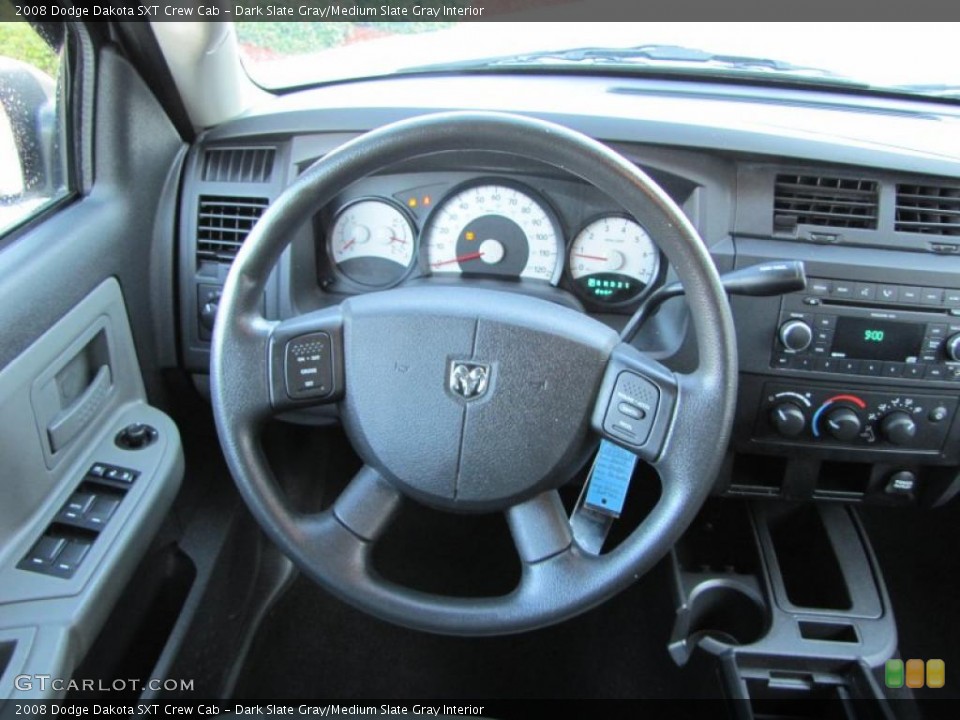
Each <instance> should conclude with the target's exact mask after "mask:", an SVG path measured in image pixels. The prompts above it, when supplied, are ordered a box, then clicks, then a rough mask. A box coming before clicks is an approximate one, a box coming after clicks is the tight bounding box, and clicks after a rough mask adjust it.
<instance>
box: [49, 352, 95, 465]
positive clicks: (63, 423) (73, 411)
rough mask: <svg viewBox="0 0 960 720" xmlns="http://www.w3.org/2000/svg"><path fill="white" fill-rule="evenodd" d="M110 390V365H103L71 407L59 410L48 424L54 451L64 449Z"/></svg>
mask: <svg viewBox="0 0 960 720" xmlns="http://www.w3.org/2000/svg"><path fill="white" fill-rule="evenodd" d="M109 392H110V366H109V365H101V366H100V369H99V370H97V374H96V375H95V376H94V378H93V381H92V382H91V383H90V384H89V385H88V386H87V388H86V390H84V391H83V392H82V393H81V394H80V396H79V397H78V398H77V399H76V400H74V401H73V402H72V403H71V404H70V406H69V407H65V408H64V409H63V410H61V411H60V412H58V413H57V414H56V416H55V417H54V418H53V420H51V421H50V424H49V425H47V437H48V438H49V440H50V449H51V450H52V451H53V452H57V451H59V450H62V449H63V448H64V447H65V446H66V445H68V444H69V443H70V441H71V440H73V439H74V438H75V437H76V436H77V435H78V434H79V433H80V431H81V430H83V429H84V427H86V425H87V423H89V422H90V421H91V420H92V419H93V418H94V417H96V414H97V413H98V412H100V409H101V408H102V407H103V403H104V402H105V401H106V399H107V395H108V394H109Z"/></svg>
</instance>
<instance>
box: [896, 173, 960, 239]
mask: <svg viewBox="0 0 960 720" xmlns="http://www.w3.org/2000/svg"><path fill="white" fill-rule="evenodd" d="M895 217H896V219H895V221H894V229H895V230H897V231H899V232H912V233H922V234H924V235H960V188H956V187H943V186H938V185H897V206H896V216H895Z"/></svg>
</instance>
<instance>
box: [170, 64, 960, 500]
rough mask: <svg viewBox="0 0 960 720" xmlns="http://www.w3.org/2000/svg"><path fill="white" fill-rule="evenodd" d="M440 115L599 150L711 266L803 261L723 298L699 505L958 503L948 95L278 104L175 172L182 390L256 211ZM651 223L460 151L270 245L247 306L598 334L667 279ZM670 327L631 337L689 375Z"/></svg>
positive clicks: (567, 90) (536, 174)
mask: <svg viewBox="0 0 960 720" xmlns="http://www.w3.org/2000/svg"><path fill="white" fill-rule="evenodd" d="M452 109H479V110H494V111H508V112H517V113H523V114H529V115H532V116H536V117H540V118H542V119H546V120H551V121H554V122H558V123H560V124H563V125H566V126H568V127H571V128H573V129H575V130H579V131H581V132H584V133H585V134H587V135H589V136H591V137H593V138H595V139H597V140H600V141H601V142H604V143H607V144H609V145H610V146H612V147H613V148H614V149H616V150H617V151H618V152H620V153H621V154H622V155H623V156H624V157H626V158H627V159H628V160H630V161H632V162H633V163H635V164H636V165H637V166H639V167H640V168H641V169H642V170H644V171H645V172H646V173H647V174H648V175H650V176H651V177H652V178H653V179H654V180H655V181H656V182H657V183H658V184H659V185H660V186H661V187H662V188H663V189H664V190H665V192H666V193H667V194H669V195H670V196H671V197H672V198H673V199H674V201H676V202H677V204H678V205H679V206H680V208H681V209H682V210H683V212H684V213H685V215H686V216H687V217H688V218H689V220H690V221H691V223H692V224H693V225H694V227H695V228H696V229H697V230H698V232H699V234H700V236H701V238H702V239H703V241H704V243H705V245H706V247H707V249H708V251H709V253H710V255H711V257H712V259H713V261H714V263H715V264H716V266H717V269H718V270H719V271H720V272H725V271H728V270H732V269H739V268H742V267H746V266H749V265H752V264H755V263H759V262H767V261H772V260H801V261H803V262H804V263H805V265H806V269H807V274H808V276H809V277H810V279H811V280H810V284H809V285H808V288H807V289H806V290H805V291H802V292H798V293H793V294H790V295H788V296H785V297H782V298H760V297H732V298H731V308H732V310H733V314H734V320H735V325H736V330H737V339H738V352H739V370H740V382H739V396H738V405H737V415H736V419H735V427H734V437H733V441H732V444H731V447H730V452H729V462H728V463H727V465H726V466H725V470H724V472H723V473H722V476H721V478H720V480H719V481H718V485H717V487H716V492H718V493H725V494H736V495H750V496H762V497H782V498H790V499H819V500H831V501H842V502H870V503H881V504H911V503H922V504H928V505H932V504H937V503H942V502H945V501H946V500H947V499H949V498H950V497H952V496H953V495H955V494H956V493H957V492H960V480H958V472H957V469H958V467H960V422H958V421H957V419H956V415H957V413H958V412H960V408H958V402H957V399H958V395H960V392H958V391H960V224H958V223H957V222H956V220H955V218H956V217H960V143H958V141H957V137H958V135H957V133H956V126H957V123H958V122H960V111H958V110H957V109H956V107H955V106H952V105H949V104H935V103H925V102H920V101H916V100H901V99H891V98H872V97H865V96H863V97H851V96H846V95H839V94H830V93H815V92H809V91H799V90H788V89H772V88H752V87H747V86H724V85H718V84H704V83H701V84H697V83H687V82H678V81H653V80H639V79H627V78H607V77H588V76H577V77H570V76H567V77H562V76H557V75H535V74H529V75H498V76H484V75H477V76H468V77H456V78H453V77H442V76H441V77H430V78H416V77H415V78H398V79H393V80H390V79H386V80H377V81H370V82H359V83H346V84H343V85H335V86H329V87H324V88H318V89H314V90H306V91H302V92H297V93H292V94H290V95H286V96H283V97H279V98H277V99H276V100H275V101H272V102H270V103H268V104H267V105H265V106H263V107H262V108H259V109H257V110H255V111H253V112H251V113H250V114H249V115H248V116H246V117H243V118H239V119H237V120H235V121H233V122H231V123H227V124H225V125H223V126H220V127H218V128H216V129H215V130H212V131H210V132H209V133H207V134H206V135H204V136H203V137H202V138H201V139H200V141H199V142H198V143H197V144H196V145H195V146H194V147H193V149H192V150H191V153H190V155H189V157H188V159H187V162H186V165H185V169H184V176H183V185H182V191H181V199H180V213H179V218H180V221H179V262H180V267H179V273H180V274H179V278H180V287H181V293H180V315H179V338H178V340H179V344H180V347H181V352H182V361H183V365H184V366H185V367H186V368H187V369H189V370H190V371H192V372H193V373H194V374H195V378H196V382H197V383H198V385H202V384H203V383H204V378H205V372H206V367H207V364H208V361H209V337H210V329H211V328H212V326H213V322H214V320H215V316H216V303H217V298H218V293H219V290H220V288H221V287H222V284H223V281H224V280H225V278H226V275H227V272H228V271H229V267H230V261H231V259H232V257H233V256H234V255H235V253H236V250H237V249H238V248H239V246H240V244H241V243H242V242H243V239H244V237H245V236H246V233H248V232H249V229H250V228H251V227H252V226H253V224H254V223H255V222H256V220H257V218H258V217H259V215H260V214H261V213H262V212H263V210H264V209H265V208H266V207H267V206H268V205H269V203H270V202H272V201H273V200H274V199H275V198H276V197H278V196H279V195H280V193H282V191H283V189H284V188H285V187H286V186H287V185H289V184H290V183H291V182H293V181H294V180H295V179H296V177H297V176H298V175H299V174H300V173H302V172H303V171H304V170H305V169H306V168H307V167H309V166H310V165H311V164H312V163H313V162H314V161H316V160H317V159H318V158H321V157H323V156H324V155H326V154H327V153H329V152H331V151H333V150H335V149H336V148H337V147H339V146H340V145H342V144H343V143H344V142H347V141H349V140H350V139H352V138H353V137H356V136H357V135H358V134H360V133H362V132H364V131H366V130H369V129H373V128H375V127H379V126H381V125H383V124H385V123H387V122H391V121H395V120H400V119H403V118H406V117H411V116H415V115H418V114H422V113H425V112H431V111H439V110H452ZM647 228H648V224H647V222H646V219H645V218H640V217H630V216H628V215H627V214H626V213H624V211H623V209H622V208H621V207H618V206H617V204H616V203H614V202H613V201H612V200H611V199H610V198H609V197H607V196H606V195H605V194H604V193H602V192H600V191H599V190H598V189H597V188H595V187H592V186H590V185H589V184H587V183H585V182H583V181H582V180H581V179H580V178H577V177H575V176H573V175H571V174H569V173H567V172H566V171H565V170H563V169H562V168H558V167H554V166H549V165H541V164H536V163H532V162H531V161H529V160H527V159H524V158H519V157H513V156H509V155H504V154H493V153H480V152H478V151H476V150H474V149H472V148H469V147H465V148H463V150H462V151H458V152H451V153H444V154H440V155H435V156H429V157H424V158H419V159H418V160H416V161H408V162H406V163H404V164H402V165H398V166H392V167H388V168H384V169H382V170H381V171H380V172H379V173H377V174H375V175H372V176H369V177H367V178H365V179H364V180H361V181H359V182H357V183H355V184H353V185H352V186H350V187H346V188H343V189H342V190H341V191H340V192H339V193H338V194H337V196H336V197H335V198H334V199H333V200H332V201H331V202H330V203H328V204H327V205H326V206H324V207H322V208H319V209H318V212H317V213H316V215H315V217H314V219H313V222H312V223H310V224H309V226H305V227H303V228H301V229H300V230H299V231H298V233H297V235H296V237H294V238H293V239H292V242H291V245H290V247H289V248H288V250H287V251H286V252H285V253H284V255H283V257H282V259H281V261H280V262H279V264H278V266H277V267H276V269H275V271H274V274H273V276H272V278H271V281H270V283H269V284H268V290H267V293H266V295H265V297H264V310H265V313H266V314H267V315H268V316H269V317H275V318H285V317H291V316H294V315H297V314H299V313H303V312H308V311H311V310H314V309H320V308H323V307H328V306H330V305H333V304H336V303H339V302H342V301H343V300H344V299H345V298H347V297H350V296H352V295H356V294H361V293H370V292H377V291H379V290H381V289H384V288H389V287H396V286H403V285H415V284H420V283H447V284H449V283H456V284H463V285H475V286H477V287H494V288H496V289H500V290H505V291H508V292H521V293H527V294H533V295H537V296H540V297H543V298H546V299H548V300H551V301H553V302H558V303H563V304H565V305H567V306H569V307H573V308H576V309H578V310H580V311H582V312H585V313H589V314H590V315H591V316H593V317H595V318H596V319H598V320H600V321H602V322H605V323H607V324H608V325H610V326H612V327H614V328H616V329H619V328H620V327H622V326H623V324H624V323H625V322H626V321H627V319H628V318H629V316H630V315H631V314H632V313H633V312H634V311H635V310H636V309H637V307H638V306H639V305H641V304H642V303H643V301H644V299H645V298H646V297H647V296H648V294H650V293H651V292H653V291H654V290H655V289H656V288H657V287H658V286H660V285H662V284H664V283H668V282H671V281H672V280H674V279H675V277H674V276H673V274H672V272H671V268H670V267H669V265H668V263H667V262H666V261H665V258H664V256H663V254H662V253H661V252H660V248H659V247H658V245H657V243H658V238H657V237H656V236H655V235H654V234H651V233H650V232H649V231H648V229H647ZM690 322H691V317H690V313H689V309H688V307H687V305H686V303H685V301H684V300H683V298H675V299H673V300H669V301H667V302H666V303H665V304H664V305H662V306H661V308H660V309H659V311H658V312H657V313H656V314H654V315H653V316H652V317H651V318H650V319H649V321H648V322H647V323H646V324H645V325H644V327H643V328H642V330H641V332H640V333H639V334H638V335H637V337H636V340H635V341H634V342H635V344H636V345H637V347H638V348H639V349H641V350H643V351H645V352H647V353H649V354H651V355H652V356H654V357H656V358H657V359H658V360H660V361H661V362H664V363H665V364H667V365H668V366H670V367H672V368H674V369H675V370H678V371H685V370H688V369H690V368H692V367H694V366H695V365H696V363H697V351H696V347H695V344H694V342H693V340H692V337H691V336H692V333H690V332H689V329H690ZM295 420H296V421H298V422H314V421H316V422H320V421H324V418H321V417H313V418H311V417H309V416H301V417H298V418H295ZM325 420H326V421H329V420H330V418H329V417H327V418H325Z"/></svg>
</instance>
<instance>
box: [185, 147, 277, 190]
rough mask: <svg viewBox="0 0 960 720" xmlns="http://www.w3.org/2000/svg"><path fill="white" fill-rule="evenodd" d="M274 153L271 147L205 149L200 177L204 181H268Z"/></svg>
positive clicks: (271, 171) (271, 170)
mask: <svg viewBox="0 0 960 720" xmlns="http://www.w3.org/2000/svg"><path fill="white" fill-rule="evenodd" d="M276 154H277V151H276V150H275V149H274V148H272V147H259V148H215V149H211V150H207V152H206V153H205V154H204V156H203V171H202V172H201V177H202V178H203V181H204V182H246V183H265V182H270V178H271V176H272V175H273V160H274V158H275V157H276Z"/></svg>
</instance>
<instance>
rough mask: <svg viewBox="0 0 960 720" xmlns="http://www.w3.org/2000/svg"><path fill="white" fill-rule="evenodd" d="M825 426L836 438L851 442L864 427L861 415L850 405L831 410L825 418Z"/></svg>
mask: <svg viewBox="0 0 960 720" xmlns="http://www.w3.org/2000/svg"><path fill="white" fill-rule="evenodd" d="M823 426H824V427H825V428H826V429H827V432H828V433H830V436H831V437H832V438H833V439H834V440H839V441H841V442H850V441H851V440H853V439H854V438H855V437H856V436H857V435H859V434H860V430H862V429H863V423H862V422H861V421H860V416H859V415H857V414H856V413H855V412H854V411H853V410H851V409H850V408H848V407H838V408H836V409H835V410H830V411H829V412H828V413H827V416H826V417H825V418H824V419H823Z"/></svg>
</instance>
